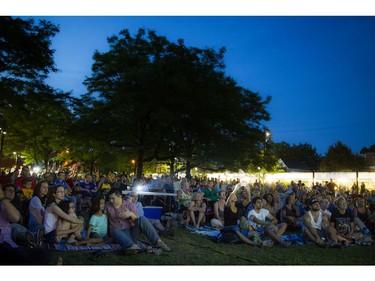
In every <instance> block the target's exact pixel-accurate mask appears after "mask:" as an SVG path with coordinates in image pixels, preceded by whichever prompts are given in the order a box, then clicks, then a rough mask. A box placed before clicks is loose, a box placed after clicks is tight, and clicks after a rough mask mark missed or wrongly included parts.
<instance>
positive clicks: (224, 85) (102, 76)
mask: <svg viewBox="0 0 375 281" xmlns="http://www.w3.org/2000/svg"><path fill="white" fill-rule="evenodd" d="M108 43H109V47H110V49H109V51H108V52H105V53H100V52H95V54H94V61H95V62H94V64H93V66H92V75H91V77H88V78H87V79H86V80H85V84H86V85H87V87H88V91H89V93H88V94H87V95H86V96H85V97H84V99H86V100H87V101H88V102H87V103H86V104H89V105H90V106H86V108H85V109H82V108H81V109H80V112H84V118H86V120H87V119H91V120H92V121H94V123H95V126H96V132H95V135H96V136H97V137H98V138H100V139H101V141H103V142H104V143H106V145H108V146H118V147H124V148H125V150H126V151H128V153H130V154H131V155H134V157H135V158H136V159H137V172H138V176H140V175H141V173H142V163H143V162H144V161H150V160H153V159H157V160H167V159H171V160H173V159H175V158H178V159H183V160H184V161H185V163H186V166H187V174H189V167H190V165H191V164H193V165H194V166H205V167H210V168H211V169H220V168H223V167H224V166H228V165H233V163H234V161H235V159H237V162H240V163H241V162H242V163H241V165H246V161H245V160H246V157H244V155H245V156H246V155H251V153H253V154H255V153H256V151H257V149H256V146H257V145H258V143H259V141H261V140H262V138H263V133H262V130H261V128H260V125H261V122H262V121H266V120H269V118H270V115H269V113H268V112H267V111H266V109H265V107H266V105H267V104H268V103H269V102H270V97H267V98H266V99H265V100H263V99H262V98H261V97H260V96H259V95H258V94H256V93H253V92H251V91H250V90H247V89H244V88H242V87H240V86H238V85H237V83H236V82H235V81H234V80H233V79H232V78H231V77H229V76H226V75H225V73H224V69H225V65H224V54H225V49H224V48H221V49H220V50H219V51H215V50H214V49H210V48H205V49H200V48H195V47H188V46H186V45H185V44H184V41H183V40H178V42H176V43H174V42H170V41H168V40H167V38H166V37H164V36H158V35H157V34H156V32H155V31H150V30H148V31H145V30H144V29H139V31H138V33H137V34H136V35H135V36H134V37H132V36H131V35H130V33H129V31H128V30H123V31H121V32H120V33H119V35H114V36H112V37H110V38H108ZM91 105H92V106H91ZM93 137H94V136H93ZM242 160H243V161H242Z"/></svg>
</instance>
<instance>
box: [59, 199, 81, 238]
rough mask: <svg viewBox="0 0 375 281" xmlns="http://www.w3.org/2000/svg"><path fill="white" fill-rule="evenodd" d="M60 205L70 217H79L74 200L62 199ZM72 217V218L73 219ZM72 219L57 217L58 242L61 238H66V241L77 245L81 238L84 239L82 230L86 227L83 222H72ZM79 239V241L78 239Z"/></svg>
mask: <svg viewBox="0 0 375 281" xmlns="http://www.w3.org/2000/svg"><path fill="white" fill-rule="evenodd" d="M58 206H59V207H60V209H61V210H63V211H64V212H65V213H66V214H67V215H68V216H69V217H70V218H72V219H79V218H78V217H77V215H76V212H75V207H74V202H73V201H61V202H60V203H59V204H58ZM72 219H71V220H72ZM71 220H65V219H63V218H61V217H60V218H58V219H57V224H56V242H57V243H60V241H61V239H63V238H64V239H66V243H68V244H75V245H77V244H78V243H77V242H78V241H79V240H82V235H81V232H82V230H83V229H84V226H83V223H79V224H77V223H72V222H71ZM76 239H77V240H78V241H77V240H76Z"/></svg>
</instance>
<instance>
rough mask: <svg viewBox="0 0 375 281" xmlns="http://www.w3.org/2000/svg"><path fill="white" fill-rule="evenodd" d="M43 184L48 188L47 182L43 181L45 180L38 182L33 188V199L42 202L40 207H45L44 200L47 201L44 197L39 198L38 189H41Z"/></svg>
mask: <svg viewBox="0 0 375 281" xmlns="http://www.w3.org/2000/svg"><path fill="white" fill-rule="evenodd" d="M43 183H47V186H48V182H47V181H45V180H41V181H39V182H38V183H37V184H36V186H35V188H34V192H33V197H34V196H37V197H39V199H40V201H41V202H42V205H43V206H45V204H46V200H47V196H46V195H44V196H40V189H41V187H42V184H43Z"/></svg>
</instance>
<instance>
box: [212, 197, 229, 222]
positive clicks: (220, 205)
mask: <svg viewBox="0 0 375 281" xmlns="http://www.w3.org/2000/svg"><path fill="white" fill-rule="evenodd" d="M218 197H219V201H217V202H215V204H214V218H213V219H211V222H210V223H211V226H212V227H215V228H222V227H224V208H225V199H226V191H225V190H221V191H219V193H218Z"/></svg>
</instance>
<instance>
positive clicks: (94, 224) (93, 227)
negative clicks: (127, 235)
mask: <svg viewBox="0 0 375 281" xmlns="http://www.w3.org/2000/svg"><path fill="white" fill-rule="evenodd" d="M104 209H105V200H104V197H102V196H98V197H94V198H93V199H92V200H91V217H90V221H89V226H88V228H87V235H86V238H85V239H84V240H82V241H80V242H78V245H84V244H103V243H104V238H106V237H107V231H108V218H107V215H106V214H105V213H104Z"/></svg>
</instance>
